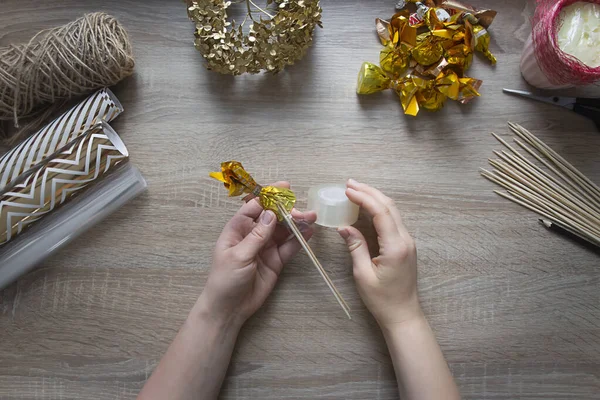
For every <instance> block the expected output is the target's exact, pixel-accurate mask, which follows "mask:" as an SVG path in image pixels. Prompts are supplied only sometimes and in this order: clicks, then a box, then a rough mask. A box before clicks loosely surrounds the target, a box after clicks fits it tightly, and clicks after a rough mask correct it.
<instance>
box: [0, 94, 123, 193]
mask: <svg viewBox="0 0 600 400" xmlns="http://www.w3.org/2000/svg"><path fill="white" fill-rule="evenodd" d="M122 112H123V106H122V105H121V103H120V102H119V100H118V99H117V98H116V97H115V95H114V94H113V93H112V92H111V91H110V90H109V89H101V90H99V91H97V92H96V93H94V94H93V95H91V96H89V97H88V98H87V99H85V100H83V101H82V102H80V103H79V104H77V105H76V106H74V107H72V108H71V109H70V110H68V111H66V112H65V113H63V114H62V115H61V116H59V117H58V118H56V119H55V120H54V121H52V122H50V123H49V124H48V125H46V126H45V127H43V128H42V129H40V130H39V131H38V132H36V133H34V134H33V135H31V136H30V137H29V138H28V139H26V140H25V141H23V142H22V143H21V144H19V145H18V146H16V147H14V148H13V149H11V150H9V151H8V152H7V153H6V154H4V155H3V156H2V157H0V190H2V188H4V187H5V186H7V185H8V184H9V183H10V182H12V181H13V180H15V179H17V178H18V177H19V176H20V175H21V174H22V173H23V172H25V171H27V170H29V169H30V168H31V167H33V166H34V165H36V164H37V163H39V162H42V161H43V160H44V159H46V158H47V157H49V156H51V155H52V154H54V153H55V152H56V151H57V150H59V149H60V148H62V147H64V146H66V145H67V144H68V143H69V142H71V141H72V140H74V139H75V138H77V137H78V136H80V135H81V134H83V133H84V132H86V131H87V130H89V129H90V128H91V127H92V126H94V125H95V124H97V123H98V122H100V121H107V122H110V121H112V120H113V119H115V118H116V117H117V116H119V114H121V113H122Z"/></svg>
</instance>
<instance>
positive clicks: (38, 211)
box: [0, 121, 129, 245]
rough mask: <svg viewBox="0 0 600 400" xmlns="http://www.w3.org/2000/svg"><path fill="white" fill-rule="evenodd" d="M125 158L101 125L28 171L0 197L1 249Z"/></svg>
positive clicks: (108, 129) (118, 142)
mask: <svg viewBox="0 0 600 400" xmlns="http://www.w3.org/2000/svg"><path fill="white" fill-rule="evenodd" d="M128 156H129V153H128V151H127V148H126V147H125V145H124V144H123V142H122V141H121V139H120V138H119V136H118V135H117V134H116V132H115V131H114V130H113V129H112V128H111V127H110V126H109V125H108V124H107V123H106V122H104V121H101V122H99V123H97V124H95V125H94V126H92V128H91V129H90V130H88V131H87V132H85V133H84V134H83V135H79V136H78V137H77V138H76V139H75V140H74V141H72V142H71V143H69V144H68V146H67V147H66V149H65V150H64V151H61V153H60V154H58V155H56V156H55V157H53V158H52V159H50V160H47V161H46V162H44V163H42V164H39V165H38V166H36V167H34V168H32V169H30V170H29V171H28V172H27V173H26V174H24V175H23V176H21V177H20V178H19V179H18V180H16V181H15V182H13V183H12V184H11V186H10V187H7V189H5V192H4V193H2V194H0V245H2V244H4V243H7V242H9V241H10V240H11V239H13V238H14V237H15V236H17V235H19V234H20V233H21V232H22V231H23V230H24V229H25V228H26V227H27V226H28V225H29V224H31V223H33V222H35V221H37V220H39V219H40V218H42V217H43V216H44V215H45V214H47V213H49V212H51V211H52V210H54V209H55V208H56V207H58V206H60V205H61V204H63V203H64V202H66V201H68V200H69V198H70V197H72V196H73V195H74V194H76V193H77V192H78V191H80V190H82V189H83V188H85V187H86V186H88V185H90V184H91V183H93V182H95V181H96V180H98V179H100V178H101V177H102V176H103V175H105V174H106V173H107V172H109V171H110V170H111V169H112V168H113V167H115V166H116V165H117V164H120V163H122V162H124V161H126V160H127V158H128Z"/></svg>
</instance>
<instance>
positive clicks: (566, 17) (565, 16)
mask: <svg viewBox="0 0 600 400" xmlns="http://www.w3.org/2000/svg"><path fill="white" fill-rule="evenodd" d="M558 45H559V47H560V49H561V50H562V51H564V52H565V53H567V54H570V55H572V56H574V57H577V58H578V59H579V60H580V61H581V62H582V63H584V64H585V65H587V66H589V67H592V68H597V67H600V5H599V4H595V3H587V2H584V1H579V2H577V3H573V4H571V5H570V6H567V7H565V8H564V9H563V10H562V11H561V12H560V29H559V31H558Z"/></svg>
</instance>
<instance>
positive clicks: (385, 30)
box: [375, 18, 392, 46]
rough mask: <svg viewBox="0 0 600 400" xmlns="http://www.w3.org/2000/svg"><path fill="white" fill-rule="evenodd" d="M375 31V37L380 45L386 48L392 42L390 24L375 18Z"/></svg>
mask: <svg viewBox="0 0 600 400" xmlns="http://www.w3.org/2000/svg"><path fill="white" fill-rule="evenodd" d="M375 29H376V30H377V36H379V40H380V41H381V44H382V45H384V46H387V45H388V44H390V42H391V41H392V34H391V30H392V28H391V26H390V23H389V22H388V21H386V20H383V19H381V18H375Z"/></svg>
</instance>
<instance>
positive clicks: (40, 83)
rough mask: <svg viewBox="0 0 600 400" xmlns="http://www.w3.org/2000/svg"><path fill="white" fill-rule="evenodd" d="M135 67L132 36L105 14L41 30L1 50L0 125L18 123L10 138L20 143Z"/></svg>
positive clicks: (96, 14) (6, 130)
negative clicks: (57, 114)
mask: <svg viewBox="0 0 600 400" xmlns="http://www.w3.org/2000/svg"><path fill="white" fill-rule="evenodd" d="M134 64H135V62H134V58H133V51H132V47H131V43H130V41H129V37H128V35H127V32H126V31H125V29H124V28H123V26H122V25H121V24H120V23H119V22H118V21H117V20H116V19H115V18H114V17H112V16H110V15H107V14H104V13H92V14H85V15H84V16H83V17H81V18H79V19H77V20H75V21H73V22H70V23H68V24H66V25H63V26H59V27H56V28H52V29H48V30H44V31H41V32H39V33H38V34H36V35H35V36H34V37H33V38H32V39H31V40H30V41H29V43H27V44H21V45H9V46H7V47H0V123H2V124H3V125H4V124H6V122H7V121H11V120H12V121H13V123H14V126H15V127H17V128H21V129H20V130H19V132H18V133H15V134H14V135H12V137H11V138H10V141H16V139H17V138H19V137H22V136H23V135H24V134H26V133H32V132H33V131H34V129H36V128H39V126H40V125H42V124H43V123H47V122H48V121H44V120H45V119H46V118H47V117H48V116H49V115H51V114H53V113H54V112H56V111H57V109H58V108H59V107H61V106H62V105H64V103H65V102H66V101H68V100H69V99H71V98H73V97H76V96H81V95H84V94H88V93H90V92H92V91H94V90H96V89H99V88H102V87H105V86H112V85H114V84H116V83H117V82H119V81H121V80H122V79H123V78H125V77H127V76H129V75H131V74H132V73H133V68H134ZM32 117H35V119H33V120H29V121H28V123H27V125H26V126H23V125H22V126H19V120H21V119H28V118H29V119H30V118H32ZM2 128H4V129H2V130H3V133H4V135H5V136H6V135H8V129H7V128H6V127H4V126H2Z"/></svg>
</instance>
